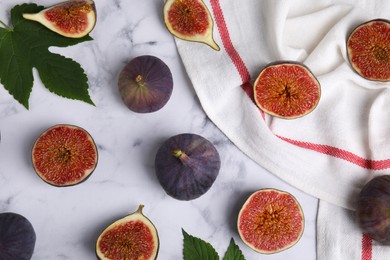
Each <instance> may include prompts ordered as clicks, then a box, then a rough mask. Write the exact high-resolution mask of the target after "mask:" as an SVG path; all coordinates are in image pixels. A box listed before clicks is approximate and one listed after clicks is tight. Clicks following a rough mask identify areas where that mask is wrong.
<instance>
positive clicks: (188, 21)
mask: <svg viewBox="0 0 390 260" xmlns="http://www.w3.org/2000/svg"><path fill="white" fill-rule="evenodd" d="M163 13H164V22H165V25H166V27H167V29H168V31H169V32H170V33H171V34H172V35H174V36H175V37H177V38H179V39H182V40H185V41H192V42H200V43H204V44H207V45H209V46H210V47H211V48H213V49H214V50H216V51H219V50H220V47H219V45H218V44H217V43H216V42H215V40H214V38H213V31H214V21H213V19H212V17H211V14H210V11H209V10H208V8H207V6H206V5H205V4H204V2H203V1H202V0H167V1H166V2H165V4H164V9H163ZM175 16H176V17H175ZM196 19H198V20H196Z"/></svg>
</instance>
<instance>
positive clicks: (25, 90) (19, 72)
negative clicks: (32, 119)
mask: <svg viewBox="0 0 390 260" xmlns="http://www.w3.org/2000/svg"><path fill="white" fill-rule="evenodd" d="M43 8H44V7H42V6H38V5H36V4H22V5H17V6H15V7H14V8H13V9H12V10H11V22H12V25H13V28H11V27H9V26H6V25H5V24H4V23H3V22H1V23H0V25H3V27H5V28H2V27H0V83H1V84H3V85H4V88H5V89H6V90H7V91H8V92H9V93H10V94H11V95H12V96H13V97H14V98H15V99H16V100H17V101H19V103H21V104H22V105H23V106H25V107H26V108H27V109H28V100H29V97H30V93H31V91H32V88H33V83H34V78H33V74H32V69H33V68H36V69H37V70H38V73H39V76H40V78H41V80H42V83H43V84H44V86H45V87H46V88H47V89H49V90H50V91H51V92H53V93H55V94H57V95H59V96H62V97H65V98H70V99H76V100H81V101H84V102H86V103H89V104H92V105H93V102H92V100H91V98H90V96H89V94H88V78H87V76H86V75H85V73H84V70H83V69H82V68H81V66H80V65H79V64H78V63H77V62H75V61H73V60H71V59H69V58H65V57H63V56H61V55H58V54H55V53H51V52H50V51H49V47H50V46H56V47H67V46H72V45H76V44H78V43H81V42H84V41H90V40H92V38H91V37H89V36H85V37H83V38H78V39H77V38H76V39H75V38H67V37H63V36H61V35H59V34H57V33H55V32H52V31H50V30H49V29H47V28H46V27H44V26H43V25H41V24H39V23H37V22H33V21H29V20H26V19H24V18H23V17H22V14H23V13H37V12H39V11H41V10H42V9H43Z"/></svg>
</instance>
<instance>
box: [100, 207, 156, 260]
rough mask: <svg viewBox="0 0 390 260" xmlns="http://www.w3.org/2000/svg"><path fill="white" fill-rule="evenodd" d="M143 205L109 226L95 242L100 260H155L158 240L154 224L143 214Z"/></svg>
mask: <svg viewBox="0 0 390 260" xmlns="http://www.w3.org/2000/svg"><path fill="white" fill-rule="evenodd" d="M143 207H144V206H143V205H140V206H139V207H138V210H137V211H135V212H134V213H132V214H130V215H128V216H126V217H124V218H121V219H119V220H116V221H115V222H114V223H112V224H111V225H109V226H108V227H107V228H106V229H105V230H104V231H103V232H102V233H101V234H100V235H99V237H98V239H97V241H96V255H97V257H98V258H99V259H101V260H116V259H129V260H130V259H144V260H153V259H156V258H157V255H158V250H159V238H158V233H157V229H156V227H155V226H154V224H153V223H152V222H151V221H150V220H149V218H147V217H146V216H145V215H144V214H143V213H142V209H143Z"/></svg>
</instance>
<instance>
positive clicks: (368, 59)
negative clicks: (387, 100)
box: [347, 19, 390, 81]
mask: <svg viewBox="0 0 390 260" xmlns="http://www.w3.org/2000/svg"><path fill="white" fill-rule="evenodd" d="M347 54H348V59H349V62H350V63H351V66H352V68H353V69H354V70H355V71H356V72H357V73H358V74H359V75H360V76H362V77H363V78H366V79H368V80H373V81H390V21H388V20H384V19H375V20H371V21H368V22H365V23H363V24H360V25H359V26H357V27H356V28H355V29H354V30H353V31H352V33H351V34H350V35H349V37H348V39H347Z"/></svg>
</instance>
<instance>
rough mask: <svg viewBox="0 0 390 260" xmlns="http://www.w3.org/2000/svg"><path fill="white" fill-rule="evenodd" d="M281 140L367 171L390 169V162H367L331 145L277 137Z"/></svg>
mask: <svg viewBox="0 0 390 260" xmlns="http://www.w3.org/2000/svg"><path fill="white" fill-rule="evenodd" d="M277 137H279V138H280V139H282V140H284V141H286V142H289V143H291V144H294V145H296V146H299V147H302V148H306V149H310V150H313V151H316V152H319V153H323V154H326V155H330V156H333V157H336V158H339V159H343V160H346V161H348V162H351V163H353V164H356V165H358V166H360V167H362V168H366V169H371V170H383V169H387V168H389V167H390V160H389V159H387V160H378V161H375V160H367V159H364V158H362V157H360V156H358V155H356V154H354V153H351V152H349V151H346V150H343V149H340V148H337V147H333V146H329V145H324V144H314V143H309V142H302V141H297V140H292V139H289V138H286V137H283V136H279V135H277Z"/></svg>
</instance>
